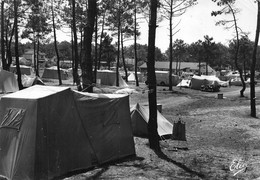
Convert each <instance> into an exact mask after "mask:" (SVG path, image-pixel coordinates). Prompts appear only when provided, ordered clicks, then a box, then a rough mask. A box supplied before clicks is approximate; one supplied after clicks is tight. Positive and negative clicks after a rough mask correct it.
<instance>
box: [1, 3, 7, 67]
mask: <svg viewBox="0 0 260 180" xmlns="http://www.w3.org/2000/svg"><path fill="white" fill-rule="evenodd" d="M4 3H5V2H4V1H2V2H1V57H2V67H3V69H4V70H7V68H6V65H7V63H6V58H5V39H4V37H5V33H4V32H5V31H4V28H5V27H4V26H5V24H4Z"/></svg>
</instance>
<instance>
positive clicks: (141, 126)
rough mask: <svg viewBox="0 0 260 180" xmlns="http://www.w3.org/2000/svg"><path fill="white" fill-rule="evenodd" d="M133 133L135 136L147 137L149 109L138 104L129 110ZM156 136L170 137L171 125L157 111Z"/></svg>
mask: <svg viewBox="0 0 260 180" xmlns="http://www.w3.org/2000/svg"><path fill="white" fill-rule="evenodd" d="M130 112H131V119H132V127H133V133H134V135H135V136H140V137H147V136H148V130H147V125H148V122H149V107H148V106H142V105H140V104H139V103H137V104H136V105H134V106H133V107H132V108H131V110H130ZM157 123H158V129H157V131H158V134H159V136H160V137H163V138H166V137H170V136H171V134H172V128H173V125H172V124H171V123H170V122H169V121H168V120H167V119H166V118H165V117H164V116H163V115H162V114H161V113H160V112H159V111H158V110H157Z"/></svg>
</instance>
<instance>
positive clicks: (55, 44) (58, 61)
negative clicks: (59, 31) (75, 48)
mask: <svg viewBox="0 0 260 180" xmlns="http://www.w3.org/2000/svg"><path fill="white" fill-rule="evenodd" d="M52 27H53V35H54V48H55V52H56V56H57V69H58V78H59V85H62V80H61V74H60V55H59V50H58V46H57V36H56V26H55V17H54V7H53V1H52Z"/></svg>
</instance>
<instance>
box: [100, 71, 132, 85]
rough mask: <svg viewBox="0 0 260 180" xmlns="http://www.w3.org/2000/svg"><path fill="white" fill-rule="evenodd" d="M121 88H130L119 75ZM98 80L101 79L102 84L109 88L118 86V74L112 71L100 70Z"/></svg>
mask: <svg viewBox="0 0 260 180" xmlns="http://www.w3.org/2000/svg"><path fill="white" fill-rule="evenodd" d="M118 78H119V87H128V85H127V83H126V82H125V81H124V80H123V78H122V77H121V76H120V75H119V76H118ZM97 79H100V84H103V85H108V86H116V72H115V71H110V70H98V71H97Z"/></svg>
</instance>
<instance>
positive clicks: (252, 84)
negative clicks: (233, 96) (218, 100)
mask: <svg viewBox="0 0 260 180" xmlns="http://www.w3.org/2000/svg"><path fill="white" fill-rule="evenodd" d="M257 9H258V11H257V25H256V35H255V44H254V50H253V57H252V64H251V69H250V71H251V73H250V100H251V103H250V105H251V116H252V117H256V102H255V98H256V97H255V65H256V55H257V47H258V41H259V33H260V2H259V1H257Z"/></svg>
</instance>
